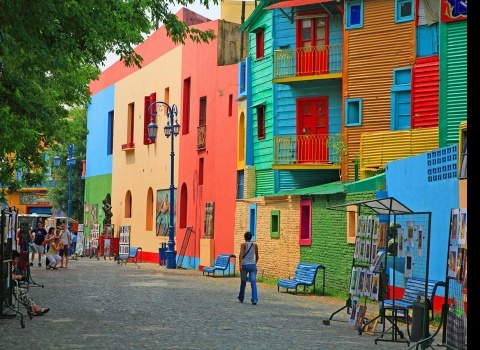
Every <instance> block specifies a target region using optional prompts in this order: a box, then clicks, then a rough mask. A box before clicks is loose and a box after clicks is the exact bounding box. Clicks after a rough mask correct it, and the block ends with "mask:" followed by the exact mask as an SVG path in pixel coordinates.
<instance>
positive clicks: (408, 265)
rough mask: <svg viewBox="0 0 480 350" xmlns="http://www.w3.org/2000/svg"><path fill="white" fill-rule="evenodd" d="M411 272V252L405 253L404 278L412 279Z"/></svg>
mask: <svg viewBox="0 0 480 350" xmlns="http://www.w3.org/2000/svg"><path fill="white" fill-rule="evenodd" d="M412 270H413V252H405V272H404V274H405V277H407V278H410V277H412Z"/></svg>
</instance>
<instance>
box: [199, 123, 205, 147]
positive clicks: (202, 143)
mask: <svg viewBox="0 0 480 350" xmlns="http://www.w3.org/2000/svg"><path fill="white" fill-rule="evenodd" d="M206 136H207V126H206V125H201V126H199V127H198V128H197V150H199V149H204V148H205V138H206Z"/></svg>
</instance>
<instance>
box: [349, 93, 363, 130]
mask: <svg viewBox="0 0 480 350" xmlns="http://www.w3.org/2000/svg"><path fill="white" fill-rule="evenodd" d="M358 125H362V99H361V98H348V99H346V100H345V126H358Z"/></svg>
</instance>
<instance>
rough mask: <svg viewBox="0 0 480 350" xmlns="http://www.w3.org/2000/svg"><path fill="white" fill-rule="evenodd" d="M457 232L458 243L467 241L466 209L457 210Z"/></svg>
mask: <svg viewBox="0 0 480 350" xmlns="http://www.w3.org/2000/svg"><path fill="white" fill-rule="evenodd" d="M459 219H460V223H459V227H460V229H459V232H458V244H465V243H466V242H467V209H466V208H463V209H460V212H459Z"/></svg>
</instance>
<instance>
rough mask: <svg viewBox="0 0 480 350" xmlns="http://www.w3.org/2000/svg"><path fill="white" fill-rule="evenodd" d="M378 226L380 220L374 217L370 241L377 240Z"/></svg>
mask: <svg viewBox="0 0 480 350" xmlns="http://www.w3.org/2000/svg"><path fill="white" fill-rule="evenodd" d="M379 224H380V219H379V218H378V217H376V218H375V219H374V221H373V232H372V239H378V225H379Z"/></svg>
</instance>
